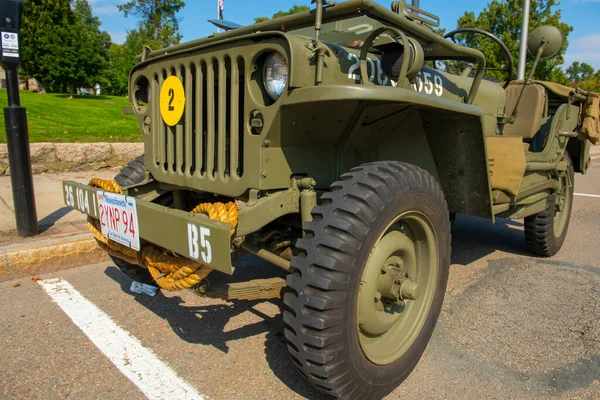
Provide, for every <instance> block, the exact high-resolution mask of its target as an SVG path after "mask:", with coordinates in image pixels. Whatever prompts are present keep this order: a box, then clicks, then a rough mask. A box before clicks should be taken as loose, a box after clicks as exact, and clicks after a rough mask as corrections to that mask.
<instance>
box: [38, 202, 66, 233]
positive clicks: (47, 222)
mask: <svg viewBox="0 0 600 400" xmlns="http://www.w3.org/2000/svg"><path fill="white" fill-rule="evenodd" d="M71 211H73V209H72V208H71V207H61V208H59V209H58V210H56V211H54V212H53V213H52V214H49V215H47V216H45V217H44V218H42V219H40V221H39V223H38V225H39V227H40V233H42V232H45V231H47V230H48V229H50V228H51V227H53V226H54V225H55V224H56V223H57V222H58V221H59V220H60V219H61V218H62V217H64V216H65V215H67V214H68V213H70V212H71Z"/></svg>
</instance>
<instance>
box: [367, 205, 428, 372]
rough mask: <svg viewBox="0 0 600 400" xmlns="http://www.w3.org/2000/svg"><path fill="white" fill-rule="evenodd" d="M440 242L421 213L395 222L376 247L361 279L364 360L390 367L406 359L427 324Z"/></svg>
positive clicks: (385, 231) (401, 216) (379, 239)
mask: <svg viewBox="0 0 600 400" xmlns="http://www.w3.org/2000/svg"><path fill="white" fill-rule="evenodd" d="M438 254H439V251H438V241H437V237H436V235H435V231H434V229H433V226H432V224H431V221H430V220H429V219H428V218H427V217H426V216H425V215H424V214H422V213H419V212H407V213H403V214H401V215H399V216H398V217H396V218H395V219H394V220H393V221H392V222H391V223H390V224H389V225H388V226H387V227H386V229H385V230H384V232H383V234H382V235H381V236H380V237H379V238H378V240H377V242H376V243H375V245H374V246H373V249H372V251H371V254H370V255H369V258H368V260H367V264H366V266H365V269H364V271H363V275H362V278H361V283H360V288H359V293H358V298H357V301H358V304H357V310H358V311H357V324H358V339H359V343H360V346H361V349H362V351H363V353H364V354H365V356H366V357H367V358H368V359H369V360H370V361H371V362H373V363H374V364H378V365H386V364H390V363H392V362H394V361H396V360H397V359H399V358H400V357H401V356H402V355H403V354H405V353H406V352H407V351H408V349H409V348H410V347H411V345H412V344H413V342H414V341H415V340H416V338H417V336H418V335H419V332H420V331H421V328H422V327H423V325H424V324H425V321H426V319H427V315H428V314H429V310H430V308H431V304H432V302H433V297H434V294H435V289H436V283H437V277H438V272H439V257H438Z"/></svg>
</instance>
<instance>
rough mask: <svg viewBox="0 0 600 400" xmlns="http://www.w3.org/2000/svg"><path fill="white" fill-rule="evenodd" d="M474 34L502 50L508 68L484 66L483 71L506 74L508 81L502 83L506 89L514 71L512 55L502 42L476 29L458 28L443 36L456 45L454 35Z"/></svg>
mask: <svg viewBox="0 0 600 400" xmlns="http://www.w3.org/2000/svg"><path fill="white" fill-rule="evenodd" d="M467 32H468V33H475V34H478V35H483V36H485V37H487V38H489V39H492V40H493V41H494V42H496V44H497V45H498V46H500V48H501V49H502V51H503V52H504V55H505V56H506V59H507V60H508V67H505V68H488V67H487V66H486V68H485V70H486V71H504V72H507V73H508V79H507V80H506V82H505V83H504V86H503V87H504V89H506V88H507V87H508V85H509V84H510V82H511V81H512V80H513V77H514V72H515V71H514V70H515V62H514V61H513V57H512V54H511V53H510V50H509V49H508V47H507V46H506V45H505V44H504V42H503V41H502V40H500V39H498V37H497V36H495V35H493V34H491V33H489V32H488V31H484V30H483V29H477V28H458V29H456V30H453V31H452V32H448V33H446V34H445V35H444V39H448V38H450V39H451V40H452V41H453V42H454V43H456V40H454V37H455V36H456V35H458V34H459V33H467Z"/></svg>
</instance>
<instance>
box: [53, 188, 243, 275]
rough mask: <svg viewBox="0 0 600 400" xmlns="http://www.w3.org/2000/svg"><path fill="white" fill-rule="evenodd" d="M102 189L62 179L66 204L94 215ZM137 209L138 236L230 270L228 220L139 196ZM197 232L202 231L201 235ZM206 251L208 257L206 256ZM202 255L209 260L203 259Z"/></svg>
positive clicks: (191, 257)
mask: <svg viewBox="0 0 600 400" xmlns="http://www.w3.org/2000/svg"><path fill="white" fill-rule="evenodd" d="M102 191H103V190H102V189H99V188H95V187H91V186H88V185H83V184H80V183H77V182H73V181H64V182H63V197H64V202H65V204H66V205H67V206H69V207H71V208H73V209H75V210H77V211H80V212H82V213H85V214H88V215H90V216H92V217H94V218H96V219H98V218H99V214H100V213H99V210H98V201H97V192H102ZM136 211H137V218H138V229H139V235H140V238H141V239H143V240H146V241H148V242H151V243H154V244H155V245H158V246H160V247H163V248H165V249H167V250H170V251H172V252H174V253H177V254H179V255H181V256H184V257H187V258H189V259H191V260H195V261H199V262H202V263H203V264H205V265H207V266H208V267H210V268H213V269H216V270H218V271H221V272H225V273H227V274H232V273H233V267H232V265H231V252H230V249H231V235H230V229H231V225H230V224H227V223H224V222H219V221H215V220H212V219H210V218H208V216H206V215H204V214H191V213H189V212H186V211H181V210H175V209H172V208H168V207H164V206H161V205H158V204H155V203H151V202H149V201H145V200H141V199H138V198H136ZM198 232H202V237H200V235H198ZM208 254H210V257H207V255H208ZM194 255H196V257H194ZM202 255H204V259H205V260H208V261H204V260H203V258H202Z"/></svg>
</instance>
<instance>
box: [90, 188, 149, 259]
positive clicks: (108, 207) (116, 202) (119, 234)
mask: <svg viewBox="0 0 600 400" xmlns="http://www.w3.org/2000/svg"><path fill="white" fill-rule="evenodd" d="M96 195H97V198H98V213H99V217H100V218H99V219H100V226H101V228H102V234H103V235H104V236H106V237H107V238H109V239H110V240H114V241H115V242H117V243H121V244H122V245H125V246H127V247H130V248H132V249H134V250H139V249H140V236H139V228H138V219H137V209H136V206H135V198H133V197H127V196H123V195H121V194H117V193H111V192H102V191H99V192H97V193H96Z"/></svg>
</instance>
